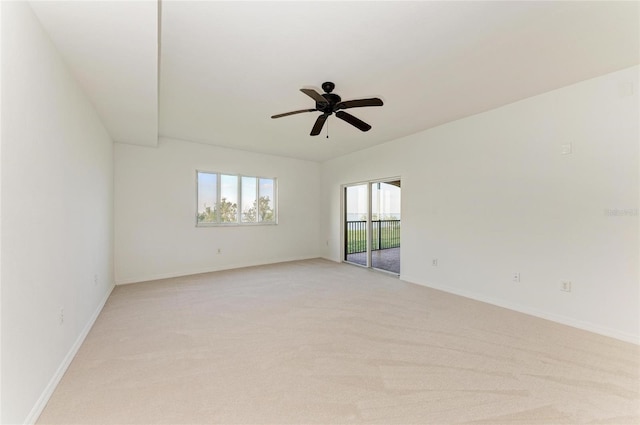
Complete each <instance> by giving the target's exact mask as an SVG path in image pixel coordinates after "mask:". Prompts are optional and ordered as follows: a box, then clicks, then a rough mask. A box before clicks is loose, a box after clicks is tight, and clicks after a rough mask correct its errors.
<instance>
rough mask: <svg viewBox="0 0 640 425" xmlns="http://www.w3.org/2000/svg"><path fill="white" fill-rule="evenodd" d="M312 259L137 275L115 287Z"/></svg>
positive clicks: (281, 260) (249, 263)
mask: <svg viewBox="0 0 640 425" xmlns="http://www.w3.org/2000/svg"><path fill="white" fill-rule="evenodd" d="M313 258H320V257H318V256H317V255H315V256H302V257H287V258H278V259H273V260H267V261H247V262H242V263H231V264H224V265H221V266H207V267H202V268H197V269H189V270H182V271H175V272H168V273H158V274H145V275H139V276H132V277H125V278H116V285H127V284H130V283H139V282H148V281H151V280H159V279H171V278H174V277H183V276H191V275H194V274H201V273H211V272H219V271H223V270H233V269H241V268H244V267H255V266H265V265H267V264H277V263H286V262H289V261H302V260H311V259H313Z"/></svg>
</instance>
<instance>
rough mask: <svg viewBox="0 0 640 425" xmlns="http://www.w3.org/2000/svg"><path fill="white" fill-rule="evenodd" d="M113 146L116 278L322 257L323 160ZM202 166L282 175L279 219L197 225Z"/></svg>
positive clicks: (176, 145) (202, 148) (166, 142)
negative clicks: (267, 222) (267, 223)
mask: <svg viewBox="0 0 640 425" xmlns="http://www.w3.org/2000/svg"><path fill="white" fill-rule="evenodd" d="M115 146H116V149H115V176H116V179H115V223H116V233H115V252H116V257H115V275H116V283H130V282H138V281H143V280H150V279H157V278H162V277H169V276H180V275H188V274H194V273H201V272H207V271H213V270H222V269H229V268H235V267H243V266H251V265H257V264H266V263H274V262H280V261H288V260H295V259H302V258H312V257H318V256H319V255H320V247H319V243H318V240H319V231H320V224H319V220H320V202H319V199H318V193H319V190H320V171H319V168H320V167H319V164H318V163H315V162H309V161H302V160H296V159H288V158H283V157H277V156H270V155H263V154H257V153H249V152H244V151H238V150H232V149H225V148H217V147H213V146H208V145H203V144H197V143H190V142H184V141H178V140H171V139H160V141H159V145H158V148H145V147H139V146H133V145H126V144H119V143H116V145H115ZM196 170H206V171H219V172H222V173H231V174H244V175H250V176H252V175H257V176H262V177H276V178H277V179H278V216H279V220H278V225H275V226H233V227H206V228H204V227H195V214H196V186H195V176H196ZM218 248H220V249H221V250H222V252H221V254H218V253H217V250H218Z"/></svg>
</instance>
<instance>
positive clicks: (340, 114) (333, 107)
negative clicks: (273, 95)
mask: <svg viewBox="0 0 640 425" xmlns="http://www.w3.org/2000/svg"><path fill="white" fill-rule="evenodd" d="M335 87H336V85H335V84H333V83H332V82H331V81H327V82H325V83H323V84H322V90H324V91H325V92H324V93H323V94H320V93H318V92H317V91H315V90H314V89H300V91H301V92H302V93H304V94H306V95H307V96H309V97H310V98H312V99H313V100H315V102H316V107H315V108H314V109H300V110H297V111H291V112H285V113H283V114H277V115H273V116H272V117H271V118H281V117H286V116H288V115H295V114H301V113H303V112H315V111H318V112H322V115H320V116H319V117H318V119H316V122H315V124H314V125H313V128H312V129H311V133H310V135H311V136H317V135H318V134H320V132H321V131H322V127H323V126H324V123H325V122H326V121H327V118H329V116H330V115H332V114H333V113H335V114H336V117H337V118H340V119H341V120H343V121H345V122H347V123H349V124H351V125H352V126H354V127H356V128H357V129H358V130H361V131H369V130H371V126H370V125H369V124H367V123H366V122H364V121H362V120H361V119H359V118H356V117H354V116H353V115H351V114H349V113H348V112H345V111H343V109H350V108H362V107H365V106H382V105H383V104H384V103H383V102H382V100H380V99H378V98H377V97H373V98H369V99H355V100H347V101H344V102H343V101H342V98H341V97H340V96H338V95H337V94H335V93H332V92H333V89H334V88H335Z"/></svg>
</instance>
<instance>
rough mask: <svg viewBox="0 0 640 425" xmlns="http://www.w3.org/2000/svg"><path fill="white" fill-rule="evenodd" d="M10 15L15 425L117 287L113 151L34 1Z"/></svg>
mask: <svg viewBox="0 0 640 425" xmlns="http://www.w3.org/2000/svg"><path fill="white" fill-rule="evenodd" d="M1 7H2V46H1V47H2V167H1V169H2V180H1V181H2V191H1V194H2V200H1V204H2V214H1V217H2V223H1V226H2V248H1V255H2V258H1V263H2V271H1V273H2V276H1V278H2V307H1V309H2V310H1V311H2V341H1V346H2V363H1V367H2V383H1V387H2V400H1V418H0V420H1V422H2V423H6V424H9V423H23V422H25V421H27V422H30V421H34V420H35V419H36V417H37V415H38V414H39V412H40V409H42V408H43V407H44V402H46V400H47V398H48V395H49V394H50V393H51V391H53V388H54V387H55V384H56V383H57V380H58V379H59V378H60V377H61V376H62V373H63V372H64V370H65V367H66V365H68V362H69V361H70V360H71V358H72V356H73V354H74V353H75V350H76V349H77V347H78V346H79V343H80V342H81V341H82V339H83V337H84V335H85V334H86V332H87V331H88V329H89V327H90V325H91V324H92V323H93V320H94V318H95V315H96V314H97V312H98V311H99V310H100V308H101V306H102V303H103V302H104V300H105V299H106V296H107V295H108V294H109V293H110V290H111V288H112V286H113V276H112V275H113V261H112V257H113V255H112V252H113V243H112V239H113V236H112V235H113V195H112V194H113V144H112V142H111V139H110V138H109V136H108V134H107V132H106V130H105V129H104V127H103V126H102V124H101V122H100V120H99V119H98V116H97V115H96V113H95V112H94V110H93V108H92V106H91V104H90V103H89V102H88V100H87V99H86V97H85V96H84V95H83V93H82V92H81V91H80V89H79V88H78V86H77V84H76V83H75V81H74V80H73V78H72V77H71V75H70V74H69V72H68V71H67V69H66V67H65V65H64V63H63V62H62V60H61V58H60V56H59V54H58V53H57V51H56V49H55V48H54V46H53V45H52V43H51V42H50V41H49V39H48V37H47V36H46V35H45V33H44V32H43V31H42V29H41V27H40V24H39V23H38V21H37V20H36V18H35V16H34V15H33V13H32V11H31V9H30V7H29V5H28V4H27V3H25V2H2V4H1ZM94 275H95V276H97V282H94ZM61 309H64V322H63V323H62V324H60V322H59V319H60V310H61Z"/></svg>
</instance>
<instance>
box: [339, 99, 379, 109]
mask: <svg viewBox="0 0 640 425" xmlns="http://www.w3.org/2000/svg"><path fill="white" fill-rule="evenodd" d="M382 105H384V103H382V100H381V99H378V98H377V97H372V98H371V99H356V100H345V101H344V102H338V103H336V106H335V108H333V110H334V111H337V110H339V109H349V108H362V107H363V106H382Z"/></svg>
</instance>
